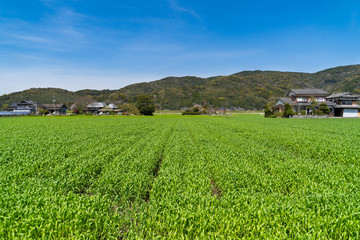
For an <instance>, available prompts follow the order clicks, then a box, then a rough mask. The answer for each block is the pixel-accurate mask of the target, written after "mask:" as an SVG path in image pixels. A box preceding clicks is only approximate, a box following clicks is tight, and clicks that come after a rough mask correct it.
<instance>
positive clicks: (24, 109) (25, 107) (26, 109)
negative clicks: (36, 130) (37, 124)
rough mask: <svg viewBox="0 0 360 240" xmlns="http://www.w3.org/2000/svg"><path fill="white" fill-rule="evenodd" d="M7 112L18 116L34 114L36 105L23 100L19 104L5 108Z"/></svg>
mask: <svg viewBox="0 0 360 240" xmlns="http://www.w3.org/2000/svg"><path fill="white" fill-rule="evenodd" d="M6 110H7V111H12V112H14V113H19V115H27V114H28V115H29V114H35V113H36V104H35V103H34V102H33V101H31V100H23V101H21V102H19V103H12V104H10V105H9V106H7V108H6Z"/></svg>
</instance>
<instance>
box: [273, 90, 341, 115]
mask: <svg viewBox="0 0 360 240" xmlns="http://www.w3.org/2000/svg"><path fill="white" fill-rule="evenodd" d="M327 95H329V94H328V93H327V92H326V91H324V90H322V89H312V88H306V89H291V90H290V92H289V94H288V97H285V98H279V99H278V100H277V102H276V104H275V110H276V111H278V112H283V111H284V107H285V104H286V103H288V104H289V105H290V106H291V107H292V109H293V110H294V112H299V113H300V112H302V111H304V112H305V114H312V112H311V111H312V110H311V101H312V99H313V100H315V101H316V102H317V106H316V107H318V106H319V105H320V104H321V103H326V105H327V106H328V108H329V109H330V110H331V111H332V110H333V108H334V105H335V104H334V103H333V102H330V101H326V96H327Z"/></svg>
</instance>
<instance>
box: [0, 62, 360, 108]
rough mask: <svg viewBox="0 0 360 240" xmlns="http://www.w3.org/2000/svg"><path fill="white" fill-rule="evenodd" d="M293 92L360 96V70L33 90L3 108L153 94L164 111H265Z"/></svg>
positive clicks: (3, 100) (11, 97) (6, 100)
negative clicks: (312, 90) (196, 106)
mask: <svg viewBox="0 0 360 240" xmlns="http://www.w3.org/2000/svg"><path fill="white" fill-rule="evenodd" d="M292 88H322V89H324V90H326V91H328V92H329V93H332V92H339V91H350V92H354V93H360V65H350V66H342V67H336V68H331V69H327V70H323V71H320V72H317V73H297V72H279V71H243V72H239V73H235V74H232V75H229V76H216V77H210V78H198V77H190V76H187V77H167V78H164V79H161V80H157V81H153V82H147V83H137V84H132V85H129V86H126V87H124V88H121V89H118V90H90V89H85V90H80V91H76V92H71V91H68V90H63V89H56V88H32V89H29V90H24V91H21V92H15V93H10V94H5V95H3V96H0V106H2V105H3V104H11V103H13V102H18V101H21V100H24V99H30V100H33V101H36V102H38V103H51V101H52V97H53V95H55V96H56V99H57V102H61V103H67V104H70V103H73V102H75V101H76V99H77V98H79V97H84V96H90V97H92V98H93V99H94V100H96V101H105V102H114V103H118V104H119V103H124V102H129V103H132V102H135V101H136V96H138V95H142V94H149V95H153V96H154V99H155V102H156V103H158V104H160V103H161V106H162V108H163V109H164V108H167V109H179V108H180V107H185V106H191V105H193V104H205V105H208V106H212V107H220V106H224V107H225V106H228V107H230V106H241V107H243V108H246V109H255V108H257V109H261V108H263V106H264V105H265V104H266V102H267V101H269V100H273V99H275V98H277V97H281V96H284V94H286V93H287V92H288V91H289V90H290V89H292Z"/></svg>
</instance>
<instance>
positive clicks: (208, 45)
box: [0, 0, 360, 94]
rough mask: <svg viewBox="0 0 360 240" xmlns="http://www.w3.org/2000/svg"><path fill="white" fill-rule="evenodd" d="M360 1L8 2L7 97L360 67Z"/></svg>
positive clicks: (1, 69) (1, 43)
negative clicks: (35, 90)
mask: <svg viewBox="0 0 360 240" xmlns="http://www.w3.org/2000/svg"><path fill="white" fill-rule="evenodd" d="M359 40H360V1H346V0H344V1H316V0H313V1H308V0H303V1H299V0H287V1H283V0H272V1H269V0H266V1H265V0H253V1H242V0H222V1H218V0H137V1H134V0H106V1H104V0H102V1H100V0H86V1H85V0H68V1H61V0H17V1H14V0H1V1H0V83H1V87H0V94H5V93H10V92H14V91H19V90H24V89H28V88H31V87H60V88H65V89H69V90H79V89H85V88H91V89H118V88H121V87H124V86H126V85H129V84H132V83H137V82H144V81H152V80H157V79H160V78H163V77H167V76H185V75H195V76H200V77H209V76H215V75H228V74H232V73H236V72H240V71H243V70H281V71H302V72H316V71H319V70H323V69H326V68H330V67H334V66H339V65H350V64H358V63H360V47H359V46H360V44H359Z"/></svg>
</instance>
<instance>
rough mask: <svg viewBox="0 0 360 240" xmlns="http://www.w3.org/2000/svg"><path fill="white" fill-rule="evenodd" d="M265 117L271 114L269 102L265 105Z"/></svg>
mask: <svg viewBox="0 0 360 240" xmlns="http://www.w3.org/2000/svg"><path fill="white" fill-rule="evenodd" d="M264 112H265V117H270V116H271V115H273V111H272V110H271V108H270V105H269V104H266V105H265V111H264Z"/></svg>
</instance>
